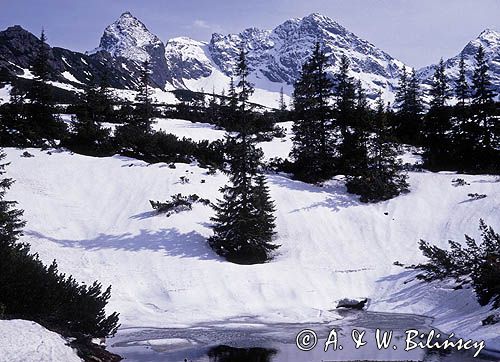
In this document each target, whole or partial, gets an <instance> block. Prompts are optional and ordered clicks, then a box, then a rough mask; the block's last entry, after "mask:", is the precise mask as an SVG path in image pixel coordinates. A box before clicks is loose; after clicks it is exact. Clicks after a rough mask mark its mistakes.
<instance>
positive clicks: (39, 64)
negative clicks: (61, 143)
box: [25, 30, 67, 146]
mask: <svg viewBox="0 0 500 362" xmlns="http://www.w3.org/2000/svg"><path fill="white" fill-rule="evenodd" d="M46 40H47V39H46V37H45V32H44V31H43V30H42V34H41V36H40V41H39V43H38V47H37V49H36V54H35V60H34V63H33V65H32V68H31V69H32V73H33V75H34V79H33V82H32V85H31V89H30V90H29V92H28V98H29V99H30V101H31V102H30V104H29V106H27V107H26V117H27V127H26V130H25V131H26V133H27V134H26V135H25V137H26V138H27V139H28V142H29V143H30V144H31V145H33V146H43V145H46V144H47V143H48V145H50V146H55V145H56V140H58V139H59V140H60V139H63V138H65V136H66V131H67V130H66V126H65V124H64V122H62V121H61V119H60V118H59V117H57V116H56V115H55V113H56V111H55V109H54V102H53V98H52V92H51V86H50V84H49V80H50V65H49V46H48V45H47V43H46Z"/></svg>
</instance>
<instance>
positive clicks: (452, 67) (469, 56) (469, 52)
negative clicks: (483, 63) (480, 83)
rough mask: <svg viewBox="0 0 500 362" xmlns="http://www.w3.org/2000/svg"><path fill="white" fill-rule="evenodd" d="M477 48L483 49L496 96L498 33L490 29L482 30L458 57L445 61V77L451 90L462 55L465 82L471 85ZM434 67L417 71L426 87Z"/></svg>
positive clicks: (499, 80) (499, 54)
mask: <svg viewBox="0 0 500 362" xmlns="http://www.w3.org/2000/svg"><path fill="white" fill-rule="evenodd" d="M479 46H482V47H483V48H484V53H485V56H486V60H487V62H488V66H489V74H490V76H491V83H492V88H493V90H494V91H495V94H497V95H498V94H499V93H500V32H498V31H495V30H492V29H486V30H484V31H483V32H482V33H481V34H479V36H478V37H477V38H476V39H474V40H472V41H470V42H469V43H468V44H467V45H466V46H465V48H464V49H463V50H462V51H461V52H460V53H459V54H458V55H456V56H454V57H453V58H450V59H447V60H445V62H444V63H445V67H446V75H447V76H448V77H449V79H450V80H451V82H450V86H451V88H452V89H453V88H454V86H453V84H454V82H456V81H457V79H458V72H459V63H460V57H461V56H462V55H463V57H464V61H465V66H466V69H467V71H466V76H467V80H468V82H469V84H472V73H473V70H474V67H475V65H476V62H475V56H476V53H477V50H478V48H479ZM435 67H436V65H430V66H427V67H424V68H422V69H420V70H419V71H418V76H419V78H420V79H421V81H422V82H423V83H424V84H425V85H427V86H429V84H430V82H431V80H432V76H433V74H434V70H435Z"/></svg>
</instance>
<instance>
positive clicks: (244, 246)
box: [208, 49, 277, 264]
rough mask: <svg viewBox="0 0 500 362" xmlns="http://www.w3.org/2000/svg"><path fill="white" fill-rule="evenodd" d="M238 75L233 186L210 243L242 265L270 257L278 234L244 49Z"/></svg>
mask: <svg viewBox="0 0 500 362" xmlns="http://www.w3.org/2000/svg"><path fill="white" fill-rule="evenodd" d="M235 74H236V75H237V76H238V82H237V84H236V86H233V87H230V88H233V89H234V91H233V97H232V98H233V99H236V100H237V103H236V115H237V116H238V119H237V125H238V126H237V127H238V130H239V132H238V133H237V135H235V136H230V135H229V134H228V135H227V136H226V152H227V156H228V164H229V170H228V171H227V173H228V176H229V184H228V185H226V186H224V187H223V188H222V189H221V192H222V194H223V198H222V200H218V203H217V205H216V206H215V207H214V208H215V212H216V215H215V217H213V218H212V221H213V222H214V226H213V231H214V235H213V236H212V237H210V238H209V239H208V243H209V245H210V247H211V248H212V249H213V250H214V251H215V252H216V253H217V254H218V255H221V256H223V257H224V258H226V259H227V260H228V261H231V262H234V263H239V264H255V263H263V262H265V261H267V260H269V259H270V252H271V251H272V250H274V249H276V248H277V246H276V245H274V244H272V243H271V241H272V237H273V235H274V216H273V212H274V206H273V203H272V201H271V199H270V197H269V194H268V190H267V187H266V185H265V179H264V178H263V176H259V168H260V165H261V159H262V156H263V153H262V150H260V149H257V148H256V147H255V139H254V137H253V136H252V135H251V134H250V132H251V131H252V129H251V127H249V125H248V121H249V119H250V118H249V115H250V112H251V107H250V106H249V105H248V100H249V97H250V95H251V94H252V93H253V86H252V84H251V83H250V82H248V78H247V77H248V74H249V70H248V67H247V64H246V59H245V53H244V51H243V49H242V50H241V52H240V57H239V60H238V62H237V66H236V69H235Z"/></svg>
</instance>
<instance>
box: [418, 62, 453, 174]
mask: <svg viewBox="0 0 500 362" xmlns="http://www.w3.org/2000/svg"><path fill="white" fill-rule="evenodd" d="M430 95H431V97H432V98H431V101H430V109H429V111H428V112H427V114H426V115H425V117H424V132H423V136H424V142H423V143H424V146H425V153H424V164H425V165H426V166H427V167H428V168H430V169H433V170H439V169H443V168H444V167H446V166H447V165H448V161H449V159H450V156H451V155H450V152H452V150H453V144H452V138H451V135H450V129H451V126H452V124H451V112H450V109H449V107H447V104H446V102H447V101H448V99H449V97H450V89H449V86H448V79H447V78H446V75H445V66H444V62H443V59H441V60H440V62H439V64H438V66H437V67H436V70H435V72H434V77H433V81H432V88H431V91H430Z"/></svg>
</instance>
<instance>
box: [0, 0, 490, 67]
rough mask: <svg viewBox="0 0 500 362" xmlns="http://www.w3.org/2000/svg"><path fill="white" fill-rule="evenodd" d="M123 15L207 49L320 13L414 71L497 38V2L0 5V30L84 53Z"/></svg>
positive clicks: (186, 0) (119, 0) (35, 0)
mask: <svg viewBox="0 0 500 362" xmlns="http://www.w3.org/2000/svg"><path fill="white" fill-rule="evenodd" d="M127 10H129V11H131V12H132V14H134V15H135V16H136V17H138V18H139V19H140V20H141V21H143V22H144V23H145V24H146V26H147V27H148V28H149V30H151V31H152V32H153V33H155V34H156V35H158V36H159V37H160V38H161V39H162V40H163V41H166V40H167V39H169V38H171V37H175V36H181V35H185V36H190V37H192V38H194V39H197V40H206V41H208V40H209V39H210V35H211V34H212V32H223V33H229V32H239V31H241V30H243V29H245V28H247V27H251V26H256V27H259V28H265V29H272V28H273V27H275V26H276V25H278V24H280V23H282V22H283V21H285V20H286V19H289V18H292V17H302V16H305V15H308V14H310V13H312V12H319V13H322V14H324V15H327V16H329V17H331V18H333V19H334V20H336V21H337V22H338V23H340V24H342V25H343V26H345V27H346V28H347V29H349V30H350V31H352V32H354V33H355V34H357V35H359V36H360V37H362V38H364V39H366V40H368V41H370V42H371V43H373V44H375V45H376V46H378V47H379V48H381V49H383V50H385V51H387V52H388V53H389V54H391V55H392V56H394V57H396V58H398V59H400V60H402V61H404V62H405V63H407V64H409V65H411V66H415V67H420V66H424V65H428V64H430V63H435V62H436V61H437V60H439V58H440V57H441V56H443V57H445V58H446V57H450V56H452V55H455V54H457V53H458V52H459V51H460V50H461V49H462V48H463V46H465V44H466V43H467V42H468V41H469V40H472V39H473V38H475V37H476V36H477V35H478V34H479V33H480V32H481V31H482V30H484V29H485V28H491V29H495V30H500V0H230V1H226V0H219V1H216V0H212V1H208V0H181V1H171V0H142V1H141V0H85V1H80V0H78V1H77V0H73V1H68V0H46V1H40V0H31V1H28V0H0V29H5V28H6V27H8V26H10V25H14V24H19V25H21V26H23V27H24V28H26V29H28V30H30V31H32V32H34V33H35V34H37V35H38V34H39V32H40V29H41V28H42V26H43V27H44V28H45V30H46V33H47V36H48V38H49V43H50V44H51V45H53V46H62V47H66V48H70V49H73V50H78V51H85V50H90V49H92V48H94V47H96V46H97V45H98V43H99V39H100V36H101V35H102V31H103V30H104V28H105V27H106V26H107V25H108V24H110V23H111V22H113V21H114V20H115V19H116V18H117V17H118V16H119V15H120V14H121V13H122V12H124V11H127Z"/></svg>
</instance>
